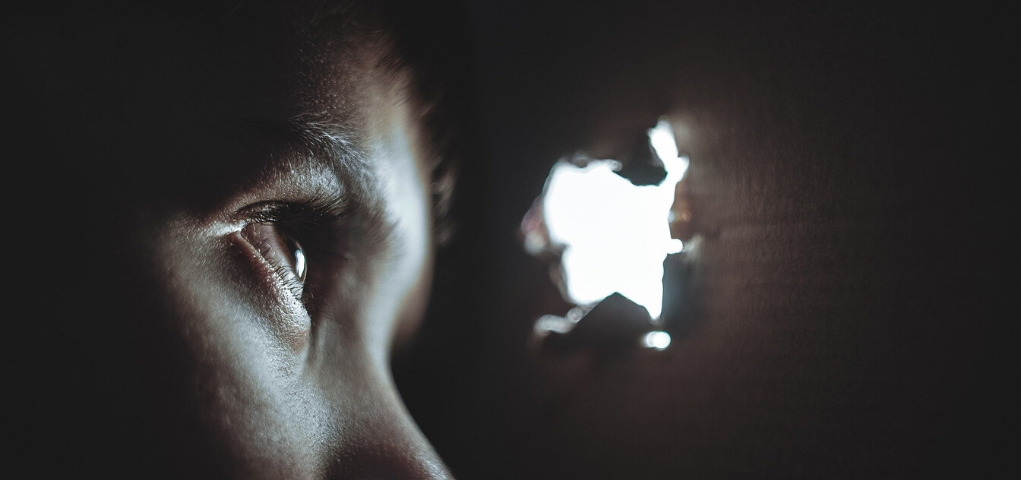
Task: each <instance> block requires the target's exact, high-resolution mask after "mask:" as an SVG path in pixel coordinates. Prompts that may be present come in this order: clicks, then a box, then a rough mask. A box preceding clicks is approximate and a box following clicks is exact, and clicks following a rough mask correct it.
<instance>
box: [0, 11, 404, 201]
mask: <svg viewBox="0 0 1024 480" xmlns="http://www.w3.org/2000/svg"><path fill="white" fill-rule="evenodd" d="M280 3H281V4H279V2H260V1H246V2H240V3H237V2H235V3H233V4H232V5H230V6H229V7H230V8H228V7H225V8H215V7H202V8H193V9H190V8H183V7H181V6H177V7H175V8H172V9H164V8H155V7H152V6H140V7H137V8H135V9H102V8H96V9H88V10H87V11H83V12H66V14H65V15H63V16H61V17H59V18H54V19H46V18H42V17H39V18H37V19H36V20H35V21H34V22H32V21H30V22H27V23H26V25H25V26H23V27H21V28H20V29H19V31H18V32H14V33H13V36H15V37H17V36H19V35H21V34H22V33H24V34H25V35H24V38H26V39H31V40H26V41H25V42H26V43H29V42H37V43H38V45H39V46H38V47H36V48H35V50H36V51H37V52H39V55H37V56H36V57H30V56H26V57H24V58H22V59H20V61H23V62H25V63H24V64H22V65H15V68H16V69H18V70H21V71H23V72H33V73H32V75H38V76H39V77H40V78H41V79H42V80H43V81H44V82H48V83H50V84H54V85H56V86H57V88H48V89H47V90H48V93H47V94H48V95H50V96H53V97H56V98H51V100H53V101H50V102H47V103H45V104H43V105H42V108H44V109H46V108H52V109H53V111H51V112H34V113H33V115H40V116H41V117H43V118H46V119H47V120H46V122H47V123H54V124H55V126H56V125H57V124H60V125H74V126H75V128H74V132H73V133H72V134H73V135H76V136H80V137H81V140H82V141H81V142H76V146H77V149H76V155H77V156H79V157H80V158H87V159H88V162H90V163H92V164H95V165H97V166H100V167H113V168H118V169H120V170H121V171H122V172H123V173H125V174H128V175H127V176H125V177H122V178H121V179H122V180H131V183H133V184H135V185H152V184H165V185H169V184H173V185H174V188H172V189H170V191H169V192H163V193H165V194H167V195H170V194H172V193H171V192H173V191H184V190H193V189H199V190H200V191H199V192H192V193H202V191H205V190H203V189H206V190H209V189H207V188H206V187H210V188H215V185H217V184H218V183H224V182H223V180H225V179H227V178H239V177H243V176H245V175H244V174H245V173H246V172H244V171H243V172H240V171H239V170H240V169H242V170H248V171H250V172H249V173H252V174H256V173H257V172H254V171H252V170H259V169H260V168H261V165H260V161H259V160H260V159H261V158H262V157H266V156H267V155H272V154H274V153H275V152H276V151H279V150H288V149H290V150H295V149H296V148H295V147H300V148H301V147H305V146H306V145H304V144H302V143H301V142H298V143H296V141H299V140H303V139H308V138H309V137H310V135H305V134H308V133H310V130H313V131H314V133H316V134H317V135H319V136H320V137H329V138H334V139H340V140H341V141H340V142H338V143H337V145H346V146H348V147H350V150H351V151H353V152H358V151H359V150H361V149H363V150H365V149H366V148H369V145H371V144H372V143H373V142H374V140H375V139H374V138H373V137H374V135H377V134H378V132H375V130H380V129H381V128H382V127H384V123H386V120H384V119H382V118H381V117H382V115H383V114H382V113H381V112H385V111H388V110H393V107H394V106H395V105H396V104H398V103H408V102H410V101H411V100H412V99H410V98H408V95H407V90H408V81H407V79H408V75H407V73H406V72H405V68H404V66H403V65H402V63H401V62H399V61H396V60H395V58H396V57H395V55H394V47H393V45H394V42H393V41H392V35H391V34H390V33H389V30H388V28H387V25H386V24H385V22H382V21H381V20H379V18H380V16H379V15H377V13H376V12H375V11H373V10H372V9H370V7H364V8H355V7H353V6H351V5H349V4H347V3H341V2H338V3H330V2H328V3H324V4H319V3H322V2H318V4H312V5H310V4H302V3H301V2H300V4H296V5H292V4H288V5H283V3H285V2H280ZM307 3H308V2H307ZM235 7H237V8H235ZM16 62H17V61H16ZM19 67H20V68H19ZM40 67H44V68H40ZM29 81H30V82H31V80H29ZM54 106H57V107H54ZM310 126H312V127H315V128H313V129H310V128H306V127H310ZM101 152H102V154H101ZM257 153H258V154H257ZM262 159H265V158H262ZM183 185H184V186H191V187H192V188H190V189H182V188H181V186H183ZM143 195H144V196H145V197H147V198H158V197H160V193H154V192H151V191H145V192H143ZM165 196H166V195H165ZM199 196H201V195H199Z"/></svg>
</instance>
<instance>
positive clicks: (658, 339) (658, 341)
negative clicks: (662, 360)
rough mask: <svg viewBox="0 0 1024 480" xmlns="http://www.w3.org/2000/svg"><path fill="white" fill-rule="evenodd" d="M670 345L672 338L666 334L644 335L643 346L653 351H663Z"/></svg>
mask: <svg viewBox="0 0 1024 480" xmlns="http://www.w3.org/2000/svg"><path fill="white" fill-rule="evenodd" d="M671 343H672V336H671V335H669V334H668V332H662V331H654V332H648V333H647V335H644V346H645V347H647V348H653V349H655V350H664V349H666V348H668V346H669V344H671Z"/></svg>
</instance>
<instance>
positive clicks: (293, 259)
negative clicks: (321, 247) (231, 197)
mask: <svg viewBox="0 0 1024 480" xmlns="http://www.w3.org/2000/svg"><path fill="white" fill-rule="evenodd" d="M241 236H242V238H244V239H245V240H246V241H247V242H249V244H250V245H252V246H253V248H254V249H255V250H256V251H257V252H258V253H259V254H260V256H261V257H263V259H264V260H266V262H267V263H268V264H270V266H271V267H273V270H274V273H275V274H276V275H277V276H278V280H280V281H281V283H283V284H284V286H285V287H287V289H288V290H289V291H290V292H291V293H292V295H293V296H294V297H295V298H296V299H297V300H299V301H302V300H303V296H304V295H303V294H304V293H305V283H306V277H307V272H308V270H309V267H310V265H309V260H308V258H307V255H306V252H305V250H304V249H303V248H302V246H301V245H300V244H299V242H298V241H297V240H295V239H294V238H292V237H291V236H289V235H287V234H286V233H284V232H282V231H281V229H280V228H279V227H278V226H277V225H276V224H275V223H255V222H254V223H250V224H248V225H246V226H245V227H244V228H242V231H241Z"/></svg>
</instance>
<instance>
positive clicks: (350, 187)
mask: <svg viewBox="0 0 1024 480" xmlns="http://www.w3.org/2000/svg"><path fill="white" fill-rule="evenodd" d="M228 125H229V130H230V133H231V135H230V136H231V137H233V138H235V139H236V140H241V141H243V142H245V143H246V145H245V146H244V148H246V149H247V150H250V151H252V152H253V153H254V156H255V157H257V158H259V160H258V162H259V165H258V166H256V168H254V169H253V170H251V171H250V173H249V174H248V175H247V176H248V177H249V178H250V181H246V182H244V183H246V184H248V185H249V186H250V187H255V188H259V187H261V186H264V187H265V186H269V185H271V184H280V183H282V182H284V183H290V182H289V181H288V180H289V177H291V178H296V177H295V176H296V172H304V173H305V174H306V175H305V177H306V178H317V177H319V178H321V179H322V180H326V181H329V183H330V184H331V185H328V184H327V182H325V181H321V182H318V183H319V184H318V185H317V186H316V188H313V189H310V188H309V186H308V185H303V186H302V188H300V189H301V190H305V191H306V194H307V195H309V196H312V195H313V194H315V195H317V196H321V197H332V196H342V197H344V198H345V199H346V201H347V202H354V203H355V204H358V205H360V209H364V210H366V211H367V213H370V214H381V213H383V206H384V204H385V203H386V202H385V199H384V198H383V189H382V188H381V185H380V179H377V178H376V175H375V173H376V171H377V169H376V168H375V166H374V165H373V164H372V161H371V160H370V158H369V157H368V156H367V155H366V153H365V152H363V151H362V149H361V148H360V147H359V141H358V140H359V136H358V134H357V133H356V132H355V131H354V129H353V128H351V127H348V126H346V125H345V124H343V123H337V122H328V121H323V120H320V119H318V118H317V116H314V115H299V116H296V117H293V118H289V119H236V120H234V121H231V122H229V124H228ZM311 190H314V191H311Z"/></svg>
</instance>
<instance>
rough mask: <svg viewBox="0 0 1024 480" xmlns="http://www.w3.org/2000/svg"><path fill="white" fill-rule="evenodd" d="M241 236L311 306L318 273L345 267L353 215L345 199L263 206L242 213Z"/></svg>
mask: <svg viewBox="0 0 1024 480" xmlns="http://www.w3.org/2000/svg"><path fill="white" fill-rule="evenodd" d="M237 216H238V219H239V220H240V221H241V222H242V223H243V225H244V226H243V227H242V229H241V231H240V232H239V234H240V236H241V237H242V238H243V239H245V240H246V241H247V242H248V243H249V244H250V245H252V247H253V248H254V249H255V250H256V251H257V252H258V253H259V255H260V256H261V257H262V258H263V260H265V261H266V262H267V263H268V264H269V265H270V266H271V267H272V269H273V271H274V275H276V277H277V279H276V280H278V281H279V283H280V284H282V285H283V286H284V287H286V289H287V290H288V291H289V292H290V293H291V294H292V295H293V296H294V297H295V299H296V300H299V301H300V302H301V303H302V304H303V305H306V306H307V308H308V307H309V305H310V300H312V292H313V290H315V287H316V285H310V283H311V282H316V281H317V280H318V279H322V278H326V277H330V276H329V275H322V274H321V275H318V271H320V272H321V273H322V271H324V270H327V269H336V268H339V267H341V266H343V264H342V263H339V262H338V261H337V260H338V259H344V258H346V257H348V256H349V249H350V248H351V245H350V244H351V242H350V240H349V237H350V232H351V230H352V228H353V225H354V224H355V223H356V222H354V218H353V212H352V211H351V209H349V208H348V205H347V204H345V203H344V202H342V201H340V199H330V200H318V201H308V202H279V201H270V202H261V203H257V204H253V205H250V206H248V207H246V208H244V209H242V210H240V211H239V212H238V214H237ZM311 287H312V288H311Z"/></svg>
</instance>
